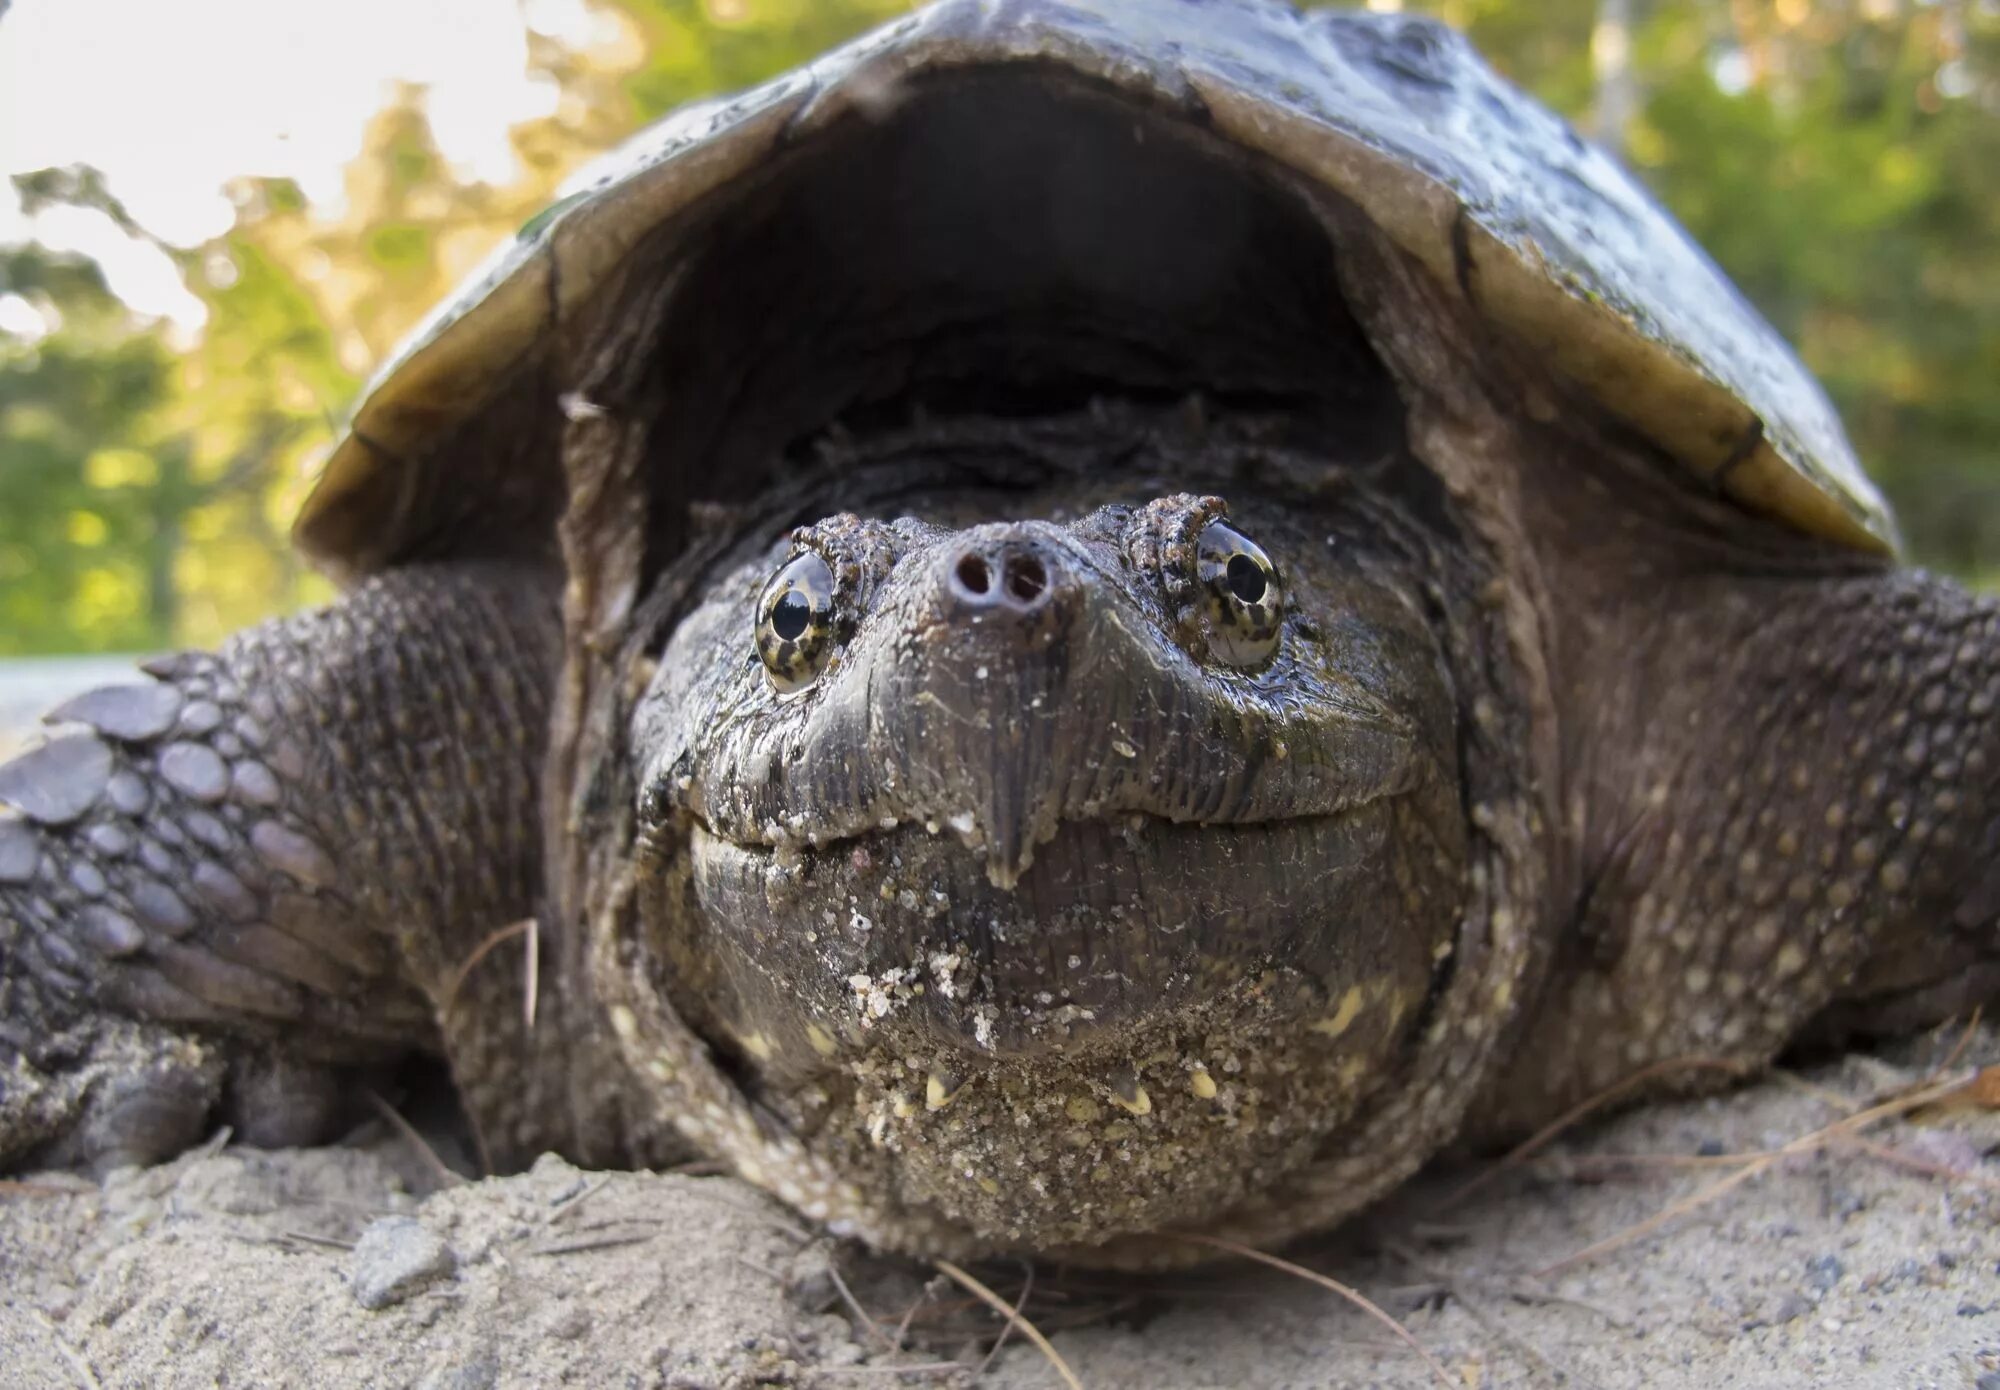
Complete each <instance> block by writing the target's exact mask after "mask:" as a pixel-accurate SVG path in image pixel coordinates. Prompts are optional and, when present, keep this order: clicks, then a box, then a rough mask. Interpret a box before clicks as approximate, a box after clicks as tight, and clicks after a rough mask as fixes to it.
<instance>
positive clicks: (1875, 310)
mask: <svg viewBox="0 0 2000 1390" xmlns="http://www.w3.org/2000/svg"><path fill="white" fill-rule="evenodd" d="M3 2H4V0H0V3H3ZM1143 2H1144V0H1135V3H1143ZM598 3H599V4H600V7H601V8H602V10H603V11H604V12H605V13H607V14H610V15H613V16H615V17H616V18H617V19H618V21H619V23H620V24H621V26H622V28H623V33H624V41H623V42H622V43H619V44H615V45H611V46H609V47H607V48H605V49H602V50H596V49H593V50H589V51H571V50H567V49H564V48H562V47H560V46H558V45H556V44H554V43H552V42H550V41H548V40H545V39H539V38H538V39H536V40H535V41H534V43H533V45H532V47H531V53H532V55H533V61H534V63H535V64H536V66H537V67H538V68H540V69H541V70H542V71H544V72H545V73H547V74H548V76H549V77H550V78H551V79H552V80H554V81H555V82H556V83H557V84H558V85H559V86H560V88H561V90H562V91H563V93H564V94H565V100H564V101H563V103H562V104H561V106H560V108H559V110H558V113H557V114H556V115H555V116H552V117H550V118H547V119H545V120H541V121H538V122H533V123H530V124H529V125H526V126H523V127H521V128H519V129H517V130H516V131H515V132H514V133H513V138H514V145H515V149H516V153H517V155H518V160H519V166H520V174H519V177H518V178H517V179H516V180H515V181H513V182H512V183H510V184H508V185H506V186H504V187H495V186H488V185H483V184H477V183H468V182H464V181H462V180H460V179H459V178H458V177H457V176H456V175H455V174H454V173H453V171H452V169H451V167H450V166H449V164H448V163H447V162H446V161H445V160H444V159H442V158H441V157H440V156H439V154H438V152H437V149H436V146H435V144H434V142H433V140H432V138H431V133H430V128H429V125H428V123H427V122H426V120H425V117H424V113H423V105H422V95H421V93H420V92H416V91H409V90H406V91H402V92H400V93H398V94H396V95H395V97H394V98H393V99H392V100H391V101H390V102H389V103H388V104H387V105H386V107H385V109H384V110H383V111H382V112H381V113H380V115H379V116H378V117H377V118H376V119H375V121H374V123H373V124H372V125H371V127H370V129H369V131H368V132H367V136H366V139H365V141H364V148H363V152H362V155H361V156H360V158H359V159H358V160H357V161H356V163H355V164H354V166H353V167H352V168H351V170H350V172H349V177H348V190H347V192H348V197H347V204H348V206H347V207H346V209H345V210H344V211H343V212H342V213H341V214H340V215H339V216H337V217H328V216H326V215H325V214H324V213H323V212H321V211H320V210H318V209H315V208H312V207H310V206H308V205H307V203H306V201H305V199H304V198H303V197H302V195H301V193H300V190H299V189H298V188H297V187H296V186H294V185H292V184H289V183H285V182H282V181H271V180H264V181H246V182H245V183H244V184H242V185H241V186H240V187H239V188H238V189H236V190H235V192H236V195H237V205H238V217H237V223H236V226H235V227H234V228H233V229H232V230H231V232H230V233H229V234H228V235H227V236H225V237H223V238H221V239H219V240H218V241H217V242H215V243H214V244H211V245H208V246H203V247H196V248H192V249H185V250H183V249H176V248H170V247H169V248H163V249H164V250H166V251H167V252H168V254H170V255H171V256H172V257H173V260H174V262H175V264H176V265H177V266H178V267H179V269H180V271H181V273H182V276H183V278H184V279H185V281H186V282H187V284H188V286H189V287H190V289H192V290H193V291H194V293H195V294H197V295H198V296H199V297H200V298H201V299H202V301H203V302H204V303H205V304H206V306H207V307H208V310H209V320H208V324H207V326H206V328H205V329H204V330H203V332H202V334H201V336H200V338H199V340H198V341H197V342H195V343H194V344H192V345H191V346H189V345H186V344H181V343H177V342H174V341H171V340H170V338H169V336H168V333H167V330H166V329H165V328H164V327H163V326H162V325H160V324H157V323H152V322H148V321H143V320H140V319H137V318H136V317H135V316H133V315H132V314H131V313H130V312H129V311H127V310H126V309H125V308H124V306H122V305H121V304H120V303H119V302H118V301H117V300H116V299H115V298H114V297H112V296H111V295H110V293H109V292H108V291H107V290H106V288H105V285H104V282H103V279H102V277H101V276H100V275H99V274H98V273H97V271H96V270H95V268H94V267H93V266H91V265H89V264H88V263H85V262H81V261H78V260H76V259H74V258H69V257H64V256H57V255H51V254H49V253H47V252H44V251H41V250H38V249H36V248H34V247H4V246H0V296H6V295H18V296H19V297H20V298H21V299H24V300H26V301H27V302H28V303H29V304H30V305H32V306H34V308H35V309H36V310H37V312H38V313H39V315H40V317H41V318H42V320H43V321H44V322H45V324H46V325H47V331H46V332H45V333H43V334H41V335H39V336H35V335H15V336H9V335H8V333H7V332H6V331H5V330H4V329H0V654H12V653H20V652H33V651H56V650H78V649H91V650H104V649H119V648H125V649H130V648H150V647H159V646H164V645H169V644H174V643H207V642H212V641H214V640H215V639H216V638H217V637H219V636H220V635H221V634H222V633H223V632H225V631H227V630H228V629H229V628H231V627H234V626H237V625H239V624H241V623H243V622H247V621H250V620H253V619H255V618H257V617H260V616H263V615H264V614H266V613H268V612H270V611H273V610H275V609H282V608H288V607H292V606H296V605H298V604H300V603H303V602H306V601H309V600H311V599H314V598H316V597H318V596H321V595H323V594H324V593H325V592H326V590H325V588H324V586H323V585H320V584H319V583H318V582H317V581H316V580H314V579H313V578H312V577H311V576H309V575H306V574H304V573H302V572H301V570H300V569H299V567H298V565H297V563H296V561H295V560H293V559H292V557H291V556H290V554H289V552H288V551H287V549H286V548H285V545H284V529H285V526H286V524H287V523H288V521H289V518H290V515H291V513H292V512H293V511H294V510H295V509H296V507H297V505H298V503H299V501H300V500H302V498H303V496H304V492H305V486H306V482H307V479H308V476H309V473H310V470H311V468H312V466H313V464H314V462H315V460H316V459H317V458H318V457H319V456H320V453H321V452H322V451H323V450H324V448H325V447H326V446H327V444H328V443H329V442H330V441H331V438H332V430H333V425H332V422H333V420H334V419H336V418H337V416H338V414H339V412H340V411H341V410H342V409H344V408H345V406H346V405H347V404H348V403H349V402H350V401H351V399H352V396H353V393H354V391H355V390H356V389H357V386H358V383H359V381H360V379H361V378H362V376H364V375H365V373H366V372H367V371H368V370H369V368H370V367H371V366H372V365H373V363H375V362H376V361H378V360H380V358H381V357H382V356H383V355H385V354H386V353H387V352H388V351H389V350H390V349H391V348H392V347H393V346H394V344H395V342H396V341H397V339H398V338H399V337H400V336H401V335H402V334H403V333H404V332H405V331H407V329H408V328H409V327H410V325H411V324H412V323H413V322H414V321H415V320H416V318H417V317H419V316H420V315H421V314H422V313H423V312H424V311H425V310H426V309H427V308H428V307H429V306H430V305H431V304H432V303H433V302H435V301H436V300H437V299H438V298H439V297H440V296H441V295H443V294H444V293H446V292H447V291H448V289H449V288H450V286H451V285H452V284H453V283H454V282H455V281H456V280H457V279H458V278H459V277H460V276H462V275H463V274H464V273H465V272H466V271H467V270H468V269H470V268H471V266H472V265H474V264H475V263H476V262H477V260H478V259H479V258H480V257H481V256H483V255H484V254H485V253H486V251H487V250H489V249H490V248H491V247H492V246H493V245H495V244H497V243H498V242H499V241H501V240H502V239H503V238H506V237H509V236H512V235H514V234H515V232H516V231H517V229H519V228H520V227H521V226H522V225H523V224H526V223H529V222H530V221H531V220H533V219H534V218H536V217H537V216H539V215H541V213H542V210H543V209H544V208H545V207H546V205H547V203H548V201H549V199H550V198H551V196H552V190H553V189H554V188H555V186H556V185H557V183H558V182H559V181H560V179H561V178H562V176H563V175H565V174H566V173H567V172H568V171H569V170H571V169H573V168H574V167H576V166H577V165H578V164H579V163H581V162H582V161H583V159H584V158H586V157H587V156H588V155H590V154H591V153H594V152H596V151H597V150H600V149H602V148H605V147H607V146H608V145H610V144H612V143H614V142H615V141H616V140H617V139H619V138H621V137H622V136H623V135H624V134H625V133H627V132H629V131H630V130H631V129H632V128H633V127H635V126H637V125H638V124H640V123H642V122H644V121H647V120H650V119H652V118H654V117H656V116H658V115H659V114H660V113H662V112H663V111H665V110H667V109H669V108H670V107H672V106H675V105H677V104H679V103H681V102H683V101H686V100H688V99H690V98H694V97H698V96H702V95H705V94H708V93H711V92H716V91H723V90H728V89H731V88H736V87H741V86H744V85H747V84H749V83H752V82H755V81H757V80H759V79H761V78H763V77H766V76H768V75H770V74H772V73H774V72H778V71H781V70H783V69H786V68H789V67H792V66H794V65H796V64H798V63H800V62H802V61H804V60H806V59H807V58H809V57H811V56H812V55H814V54H815V53H818V52H819V51H821V50H823V49H825V48H827V47H829V46H831V45H832V44H834V43H837V42H839V41H841V40H843V39H845V38H848V37H851V36H852V35H854V34H856V33H858V32H860V31H862V30H863V29H866V28H868V27H870V26H872V25H874V24H876V23H879V22H881V21H882V20H884V19H886V18H890V17H892V16H893V15H894V14H896V13H898V12H900V11H902V10H903V9H905V8H907V5H906V3H905V0H598ZM1407 8H1409V9H1411V10H1413V11H1415V10H1421V11H1424V12H1428V13H1432V14H1436V15H1439V16H1440V17H1442V18H1444V19H1446V20H1447V21H1449V22H1451V23H1453V24H1455V25H1457V26H1459V27H1461V28H1464V29H1466V30H1468V31H1469V32H1470V34H1471V35H1472V37H1473V40H1474V42H1475V43H1476V44H1478V46H1479V47H1480V48H1481V50H1482V51H1483V52H1485V53H1486V54H1487V55H1488V57H1489V58H1491V59H1492V60H1493V61H1494V62H1495V63H1496V64H1497V65H1498V66H1499V67H1500V68H1501V69H1502V70H1503V71H1505V72H1507V73H1508V74H1509V75H1510V76H1512V77H1513V78H1514V79H1515V80H1517V81H1519V82H1521V83H1522V84H1524V85H1525V86H1528V87H1529V88H1530V89H1532V90H1534V91H1535V92H1537V93H1538V94H1539V95H1540V96H1541V97H1542V98H1543V99H1544V100H1547V101H1549V102H1550V103H1551V104H1553V105H1555V106H1556V107H1557V108H1558V109H1560V110H1562V111H1564V112H1566V113H1567V114H1569V115H1570V116H1572V117H1573V118H1575V119H1577V120H1578V121H1579V122H1580V123H1581V124H1584V125H1585V127H1586V128H1592V127H1591V121H1592V118H1593V115H1594V113H1595V111H1596V107H1597V103H1598V101H1599V99H1600V96H1601V90H1600V84H1601V83H1602V82H1603V80H1604V77H1605V74H1604V72H1602V71H1600V70H1599V68H1598V67H1597V66H1595V65H1594V63H1593V54H1592V34H1593V30H1594V29H1595V28H1597V27H1598V26H1599V25H1600V24H1601V22H1602V21H1604V20H1605V19H1606V18H1607V17H1611V18H1616V16H1617V13H1618V11H1619V10H1620V9H1623V10H1625V11H1627V12H1629V14H1630V15H1631V17H1632V18H1631V25H1632V27H1631V31H1630V34H1629V42H1628V43H1627V44H1625V45H1624V46H1623V48H1624V51H1626V52H1628V53H1629V57H1630V67H1629V69H1628V70H1626V73H1625V76H1626V79H1627V80H1628V81H1629V83H1630V90H1631V92H1632V95H1633V98H1634V100H1633V103H1632V110H1633V116H1632V118H1631V120H1630V122H1629V124H1628V125H1626V126H1625V128H1624V129H1623V130H1622V132H1616V135H1617V136H1618V138H1619V139H1620V141H1621V143H1622V151H1621V152H1622V154H1623V156H1624V157H1625V158H1626V159H1627V161H1628V162H1629V163H1630V164H1631V165H1632V167H1633V168H1634V169H1635V170H1636V171H1637V172H1638V173H1639V174H1640V176H1641V177H1643V178H1644V179H1646V180H1647V181H1648V182H1649V183H1650V184H1651V185H1652V187H1653V188H1654V189H1655V190H1656V191H1657V192H1658V193H1659V195H1660V197H1661V198H1662V199H1663V201H1665V202H1666V203H1667V204H1668V205H1669V206H1670V207H1671V208H1673V210H1674V211H1675V212H1676V214H1677V215H1678V216H1679V217H1680V218H1681V219H1682V220H1683V221H1684V222H1686V223H1687V225H1688V226H1689V228H1690V230H1691V231H1692V232H1693V233H1694V234H1695V236H1696V238H1697V239H1698V240H1700V241H1702V242H1703V244H1704V245H1706V246H1707V247H1708V248H1709V249H1710V251H1711V252H1712V253H1713V254H1714V255H1715V257H1716V258H1717V259H1718V261H1720V262H1721V263H1722V265H1723V266H1724V267H1725V269H1727V270H1728V271H1729V272H1730V274H1731V275H1732V276H1734V277H1735V278H1736V280H1737V281H1738V283H1739V284H1741V285H1742V286H1743V288H1744V290H1745V292H1746V293H1747V294H1748V295H1749V296H1750V297H1751V298H1752V299H1753V300H1754V301H1755V302H1756V303H1757V304H1758V305H1759V306H1760V307H1761V308H1762V309H1763V311H1764V312H1765V313H1766V314H1767V315H1769V316H1770V317H1771V319H1772V320H1773V322H1775V323H1776V324H1777V325H1778V326H1779V328H1780V329H1781V330H1782V331H1783V332H1784V333H1785V334H1786V335H1787V336H1788V337H1790V338H1791V339H1792V341H1794V342H1795V343H1796V344H1798V346H1799V348H1800V350H1801V352H1802V353H1803V355H1804V356H1805V358H1806V360H1807V361H1808V363H1809V364H1810V365H1811V366H1812V367H1813V368H1814V370H1815V371H1817V372H1818V373H1819V374H1820V375H1821V377H1822V379H1823V380H1824V381H1825V382H1826V384H1827V386H1828V389H1829V390H1830V392H1831V393H1832V394H1833V395H1834V397H1835V399H1836V401H1837V402H1838V404H1839V405H1840V406H1841V408H1842V411H1843V414H1844V416H1845V418H1846V420H1847V422H1848V424H1849V427H1850V429H1851V431H1852V433H1853V435H1854V438H1855V441H1856V443H1857V446H1858V447H1859V448H1860V450H1861V452H1862V454H1863V456H1864V458H1865V460H1866V461H1867V463H1868V464H1869V466H1870V468H1871V470H1872V471H1873V472H1874V473H1875V474H1876V476H1877V477H1879V478H1880V479H1881V480H1882V481H1883V482H1884V484H1885V486H1886V487H1887V488H1888V490H1889V491H1890V493H1891V495H1892V497H1893V499H1894V501H1895V503H1896V505H1897V507H1898V510H1899V512H1900V513H1901V516H1902V518H1903V521H1904V524H1905V528H1906V530H1907V532H1908V535H1909V537H1910V540H1911V543H1912V548H1913V550H1914V551H1915V553H1916V554H1917V555H1918V557H1919V558H1921V559H1924V560H1927V561H1929V562H1931V563H1935V564H1941V565H1944V566H1947V567H1950V568H1954V569H1957V570H1959V571H1961V572H1963V573H1967V574H1979V573H1981V571H1982V567H1983V566H1990V565H1995V564H1996V562H2000V449H1996V441H2000V389H1996V386H2000V5H1995V4H1993V3H1992V2H1991V0H1772V3H1769V4H1763V3H1759V4H1741V3H1728V0H1629V4H1627V5H1624V6H1616V5H1614V3H1613V0H1534V3H1530V0H1423V2H1422V3H1419V2H1418V0H1410V3H1408V5H1407ZM1616 51H1618V49H1617V46H1612V47H1609V48H1601V49H1600V53H1601V54H1614V53H1615V52H1616ZM17 182H18V184H19V189H20V194H21V196H22V198H23V201H24V202H25V203H27V204H28V205H29V206H30V207H34V206H47V205H51V204H57V203H63V204H71V205H75V206H80V207H85V208H90V209H93V210H95V211H97V212H99V213H102V214H103V215H104V216H106V217H109V218H111V219H112V220H113V221H114V222H116V223H117V224H118V225H120V226H121V227H123V228H125V229H126V230H127V231H128V232H129V233H130V234H132V235H135V236H138V237H141V238H145V237H146V235H147V233H146V230H145V229H144V228H143V227H140V226H138V225H136V224H135V223H134V222H133V220H132V218H131V217H130V216H129V215H128V214H127V212H126V210H125V209H124V208H123V207H122V206H120V205H119V204H118V202H117V200H116V198H115V197H114V196H113V193H114V190H110V189H107V188H105V187H104V185H103V181H102V180H101V179H100V178H98V177H97V176H96V175H95V174H94V173H92V172H91V171H89V170H84V169H70V170H49V171H44V172H42V173H38V174H35V175H33V176H31V177H29V178H26V179H23V180H19V181H17ZM1993 577H1996V578H2000V575H1996V576H1993Z"/></svg>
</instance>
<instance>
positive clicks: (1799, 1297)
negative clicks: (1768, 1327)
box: [1771, 1289, 1812, 1323]
mask: <svg viewBox="0 0 2000 1390" xmlns="http://www.w3.org/2000/svg"><path fill="white" fill-rule="evenodd" d="M1811 1311H1812V1300H1811V1299H1809V1298H1807V1297H1806V1296H1805V1295H1804V1294H1802V1293H1800V1292H1799V1291H1798V1290H1797V1289H1789V1290H1787V1291H1786V1293H1785V1296H1784V1297H1783V1298H1781V1299H1779V1300H1778V1306H1777V1307H1776V1308H1775V1309H1773V1310H1772V1312H1771V1321H1772V1322H1779V1323H1783V1322H1793V1321H1796V1320H1797V1319H1799V1318H1802V1317H1804V1316H1805V1315H1806V1314H1807V1313H1810V1312H1811Z"/></svg>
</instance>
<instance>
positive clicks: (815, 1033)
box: [806, 1023, 840, 1057]
mask: <svg viewBox="0 0 2000 1390" xmlns="http://www.w3.org/2000/svg"><path fill="white" fill-rule="evenodd" d="M806 1041H807V1042H809V1043H811V1044H812V1050H813V1051H814V1052H817V1053H818V1054H819V1055H820V1056H822V1057H831V1056H833V1054H834V1053H836V1052H838V1051H839V1050H840V1049H839V1048H838V1047H836V1046H835V1045H834V1041H833V1037H832V1035H831V1034H829V1033H828V1032H827V1031H826V1029H824V1028H822V1027H820V1026H819V1025H818V1024H817V1023H808V1024H807V1025H806Z"/></svg>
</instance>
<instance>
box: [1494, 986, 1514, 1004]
mask: <svg viewBox="0 0 2000 1390" xmlns="http://www.w3.org/2000/svg"><path fill="white" fill-rule="evenodd" d="M1513 1002H1514V982H1513V981H1512V980H1502V981H1501V982H1500V983H1499V984H1497V985H1495V986H1493V1007H1494V1008H1496V1009H1504V1008H1506V1007H1507V1006H1508V1005H1509V1004H1512V1003H1513Z"/></svg>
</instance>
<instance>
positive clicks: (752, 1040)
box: [742, 1033, 772, 1062]
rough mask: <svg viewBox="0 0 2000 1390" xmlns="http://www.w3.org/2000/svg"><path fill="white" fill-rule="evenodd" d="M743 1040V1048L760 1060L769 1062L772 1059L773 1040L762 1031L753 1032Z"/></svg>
mask: <svg viewBox="0 0 2000 1390" xmlns="http://www.w3.org/2000/svg"><path fill="white" fill-rule="evenodd" d="M742 1042H743V1050H744V1051H745V1052H747V1053H749V1054H750V1055H751V1056H752V1057H755V1058H756V1059H757V1060H758V1061H760V1062H768V1061H770V1060H771V1052H772V1047H771V1040H770V1039H769V1038H767V1037H765V1036H764V1035H763V1034H762V1033H752V1034H751V1035H750V1036H749V1037H747V1038H744V1039H743V1040H742Z"/></svg>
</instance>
